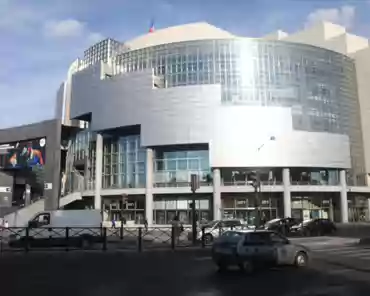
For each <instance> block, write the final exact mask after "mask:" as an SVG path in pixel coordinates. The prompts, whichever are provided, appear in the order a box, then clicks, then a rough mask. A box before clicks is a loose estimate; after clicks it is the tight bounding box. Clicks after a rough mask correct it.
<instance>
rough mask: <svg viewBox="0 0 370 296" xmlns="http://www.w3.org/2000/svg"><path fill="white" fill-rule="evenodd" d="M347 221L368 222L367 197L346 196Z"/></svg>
mask: <svg viewBox="0 0 370 296" xmlns="http://www.w3.org/2000/svg"><path fill="white" fill-rule="evenodd" d="M348 220H349V221H350V222H366V221H369V208H368V197H366V196H360V195H357V196H352V195H350V196H348Z"/></svg>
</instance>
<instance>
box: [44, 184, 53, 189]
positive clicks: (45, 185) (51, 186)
mask: <svg viewBox="0 0 370 296" xmlns="http://www.w3.org/2000/svg"><path fill="white" fill-rule="evenodd" d="M44 189H45V190H51V189H53V183H44Z"/></svg>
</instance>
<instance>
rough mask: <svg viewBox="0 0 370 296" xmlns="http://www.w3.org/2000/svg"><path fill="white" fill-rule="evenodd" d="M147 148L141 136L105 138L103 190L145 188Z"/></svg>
mask: <svg viewBox="0 0 370 296" xmlns="http://www.w3.org/2000/svg"><path fill="white" fill-rule="evenodd" d="M145 157H146V154H145V148H142V147H140V136H139V135H133V136H125V137H116V136H104V141H103V180H102V187H103V188H144V187H145Z"/></svg>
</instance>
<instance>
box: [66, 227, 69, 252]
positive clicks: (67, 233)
mask: <svg viewBox="0 0 370 296" xmlns="http://www.w3.org/2000/svg"><path fill="white" fill-rule="evenodd" d="M68 251H69V227H66V252H68Z"/></svg>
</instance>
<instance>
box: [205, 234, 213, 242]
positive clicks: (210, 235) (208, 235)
mask: <svg viewBox="0 0 370 296" xmlns="http://www.w3.org/2000/svg"><path fill="white" fill-rule="evenodd" d="M212 242H213V236H212V234H209V233H207V234H205V235H204V243H205V244H210V243H212Z"/></svg>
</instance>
